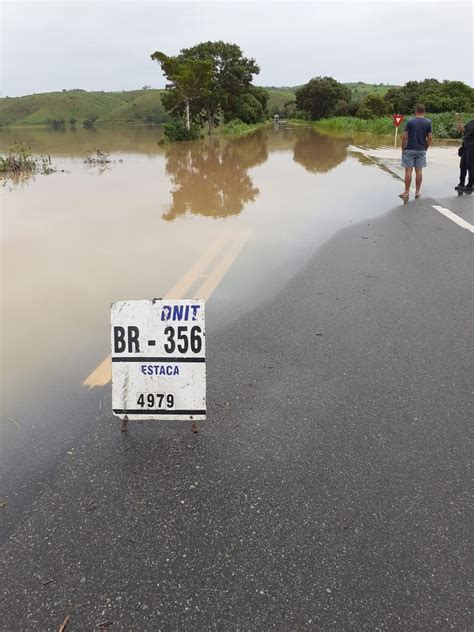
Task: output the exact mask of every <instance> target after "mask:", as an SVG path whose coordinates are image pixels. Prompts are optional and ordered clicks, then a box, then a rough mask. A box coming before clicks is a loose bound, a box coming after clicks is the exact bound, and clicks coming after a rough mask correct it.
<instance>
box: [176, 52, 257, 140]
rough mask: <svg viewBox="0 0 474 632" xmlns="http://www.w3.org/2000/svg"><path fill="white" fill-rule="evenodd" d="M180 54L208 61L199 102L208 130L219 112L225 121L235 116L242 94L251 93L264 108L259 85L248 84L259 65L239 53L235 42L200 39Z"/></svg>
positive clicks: (212, 125) (215, 122) (181, 56)
mask: <svg viewBox="0 0 474 632" xmlns="http://www.w3.org/2000/svg"><path fill="white" fill-rule="evenodd" d="M180 58H183V59H187V60H196V61H197V60H201V61H208V62H210V63H211V64H212V79H211V82H210V85H209V90H208V92H207V95H205V96H203V98H201V99H200V103H199V105H200V106H201V110H202V118H203V119H204V120H205V121H206V122H207V123H208V125H209V130H211V129H212V127H214V126H216V125H217V124H218V121H219V117H220V116H221V115H222V117H223V118H224V121H226V122H227V121H230V120H232V119H233V118H238V117H239V110H241V108H242V97H243V96H244V95H248V94H251V95H252V97H253V98H254V99H256V100H257V101H258V102H259V103H260V104H261V105H262V107H263V110H265V108H266V100H265V96H264V95H262V94H260V93H259V92H258V90H259V89H257V88H256V87H254V86H252V80H253V76H254V75H257V74H258V73H259V72H260V68H259V67H258V65H257V63H256V62H255V59H251V58H247V57H244V56H243V53H242V50H241V48H240V47H239V46H237V44H228V43H226V42H223V41H219V42H202V43H201V44H197V45H196V46H192V47H191V48H185V49H183V50H182V51H181V54H180ZM265 94H266V91H265ZM267 98H268V97H267ZM247 100H249V99H248V98H247ZM262 100H263V101H264V102H263V101H262ZM256 109H258V106H257V108H256ZM257 120H259V119H257ZM249 122H257V121H249Z"/></svg>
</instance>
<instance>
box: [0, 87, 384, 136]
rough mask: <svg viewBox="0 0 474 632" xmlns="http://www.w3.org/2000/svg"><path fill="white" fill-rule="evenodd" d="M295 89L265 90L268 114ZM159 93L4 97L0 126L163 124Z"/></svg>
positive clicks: (363, 89) (366, 90)
mask: <svg viewBox="0 0 474 632" xmlns="http://www.w3.org/2000/svg"><path fill="white" fill-rule="evenodd" d="M346 85H348V86H349V87H351V90H352V91H353V96H354V98H356V97H357V98H359V97H358V96H357V95H360V97H361V96H362V95H365V94H368V93H369V92H371V91H372V92H376V93H377V92H378V93H383V91H386V90H387V89H388V86H377V85H375V84H361V83H357V84H355V83H354V84H352V83H351V84H346ZM298 87H299V86H293V87H282V88H276V87H270V88H266V90H268V95H269V99H268V110H269V112H272V111H273V110H274V109H277V110H280V111H281V110H283V106H284V104H285V103H286V102H287V101H291V100H294V98H295V91H296V90H297V89H298ZM354 91H357V93H356V92H354ZM381 91H382V92H381ZM161 92H162V90H152V89H149V90H129V91H124V92H87V91H86V90H66V91H64V92H44V93H41V94H31V95H27V96H23V97H3V98H1V99H0V126H9V125H48V123H49V121H51V120H53V119H54V120H57V121H59V120H61V119H63V120H64V121H65V125H69V121H70V120H71V119H72V118H74V119H76V125H82V123H83V122H84V120H86V119H89V120H94V121H95V124H97V125H106V124H130V123H165V122H166V121H168V120H169V116H168V115H167V113H166V112H165V111H164V109H163V106H162V104H161V97H160V94H161Z"/></svg>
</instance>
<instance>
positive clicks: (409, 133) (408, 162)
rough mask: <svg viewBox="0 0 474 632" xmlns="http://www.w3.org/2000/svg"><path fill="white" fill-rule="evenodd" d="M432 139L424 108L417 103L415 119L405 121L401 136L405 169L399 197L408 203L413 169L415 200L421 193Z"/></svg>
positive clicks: (431, 131) (431, 128)
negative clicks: (403, 188)
mask: <svg viewBox="0 0 474 632" xmlns="http://www.w3.org/2000/svg"><path fill="white" fill-rule="evenodd" d="M432 138H433V127H432V124H431V120H430V119H429V118H425V106H424V105H423V104H421V103H417V104H416V106H415V117H414V118H411V119H409V120H408V121H407V123H406V125H405V130H404V132H403V136H402V167H405V191H404V192H403V193H400V195H399V197H401V198H402V200H403V201H404V202H408V198H409V196H410V186H411V178H412V175H413V169H415V185H416V188H415V198H417V199H418V198H419V197H420V195H421V193H420V190H421V182H422V179H423V168H424V167H426V152H427V150H428V147H429V146H430V145H431V140H432Z"/></svg>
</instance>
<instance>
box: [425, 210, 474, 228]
mask: <svg viewBox="0 0 474 632" xmlns="http://www.w3.org/2000/svg"><path fill="white" fill-rule="evenodd" d="M431 206H432V207H433V208H434V209H436V210H437V211H438V212H439V213H441V214H442V215H444V216H445V217H447V218H448V219H450V220H451V221H453V222H454V223H455V224H457V225H458V226H461V228H465V229H466V230H468V231H470V232H471V233H474V226H473V225H472V224H470V223H469V222H466V220H465V219H463V218H462V217H459V215H456V213H453V212H452V211H450V210H449V208H445V207H444V206H438V205H437V204H432V205H431Z"/></svg>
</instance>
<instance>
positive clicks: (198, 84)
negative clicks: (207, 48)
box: [151, 51, 213, 130]
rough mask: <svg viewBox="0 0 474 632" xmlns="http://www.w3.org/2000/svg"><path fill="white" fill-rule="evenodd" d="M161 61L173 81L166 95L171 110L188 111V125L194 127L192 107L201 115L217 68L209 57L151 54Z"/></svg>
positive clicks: (164, 102)
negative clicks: (203, 102) (195, 57)
mask: <svg viewBox="0 0 474 632" xmlns="http://www.w3.org/2000/svg"><path fill="white" fill-rule="evenodd" d="M151 58H152V59H153V60H154V61H157V62H158V63H159V64H160V66H161V69H162V71H163V73H164V74H165V76H166V79H167V80H168V81H169V83H168V84H167V86H166V90H167V92H166V93H165V94H164V95H163V97H162V102H163V105H164V106H165V108H166V109H167V110H169V111H173V110H177V111H178V113H183V112H184V117H185V122H186V128H187V129H188V130H189V129H190V128H191V107H192V106H195V107H194V114H195V115H197V113H198V112H199V110H200V108H201V105H200V103H201V102H202V101H204V100H205V99H206V98H207V97H208V96H209V93H210V84H211V81H212V75H213V69H212V62H211V61H209V60H208V59H192V58H185V57H183V56H182V55H180V56H178V57H168V56H167V55H165V54H164V53H162V52H160V51H156V52H154V53H153V54H152V55H151Z"/></svg>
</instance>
